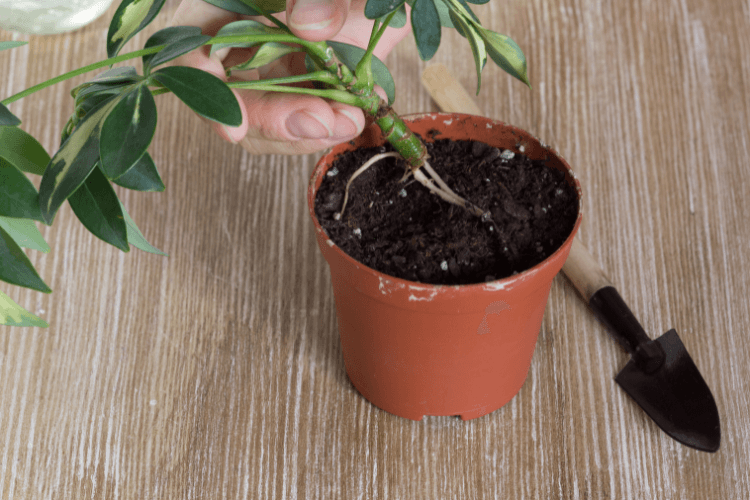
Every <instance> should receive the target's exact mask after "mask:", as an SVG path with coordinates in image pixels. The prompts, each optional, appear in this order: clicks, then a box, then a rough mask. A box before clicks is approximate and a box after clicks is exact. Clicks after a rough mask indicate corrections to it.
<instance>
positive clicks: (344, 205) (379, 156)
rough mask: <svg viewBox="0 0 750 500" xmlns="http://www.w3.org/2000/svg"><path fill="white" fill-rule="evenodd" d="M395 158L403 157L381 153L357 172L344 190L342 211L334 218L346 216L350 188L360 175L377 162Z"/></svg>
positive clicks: (338, 218)
mask: <svg viewBox="0 0 750 500" xmlns="http://www.w3.org/2000/svg"><path fill="white" fill-rule="evenodd" d="M394 156H401V155H400V154H399V153H396V152H391V153H381V154H377V155H375V156H373V157H372V158H370V159H369V160H367V162H366V163H365V164H364V165H362V166H361V167H359V168H358V169H357V171H356V172H354V173H353V174H352V176H351V177H350V178H349V181H348V182H347V183H346V188H345V189H344V203H343V204H342V205H341V211H340V212H339V213H337V214H336V215H335V216H334V218H335V219H336V220H340V219H341V217H343V216H344V209H345V208H346V202H347V201H348V200H349V186H351V185H352V181H353V180H354V179H356V178H357V177H359V174H361V173H362V172H364V171H365V170H367V169H368V168H370V167H371V166H373V165H374V164H375V163H376V162H378V161H380V160H382V159H383V158H391V157H394Z"/></svg>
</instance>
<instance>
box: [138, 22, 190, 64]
mask: <svg viewBox="0 0 750 500" xmlns="http://www.w3.org/2000/svg"><path fill="white" fill-rule="evenodd" d="M200 35H201V29H200V28H199V27H197V26H171V27H169V28H164V29H161V30H159V31H157V32H156V33H154V34H153V35H151V36H150V37H149V38H148V40H146V45H144V46H143V48H144V49H148V48H151V47H158V46H159V45H169V44H172V43H175V42H177V41H179V40H184V39H185V38H190V37H194V36H200ZM165 48H166V47H165ZM155 55H156V54H148V55H145V56H143V58H142V59H143V68H144V72H145V73H148V68H149V67H150V66H149V64H150V61H151V60H152V59H153V58H154V56H155Z"/></svg>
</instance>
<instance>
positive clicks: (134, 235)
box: [120, 202, 169, 257]
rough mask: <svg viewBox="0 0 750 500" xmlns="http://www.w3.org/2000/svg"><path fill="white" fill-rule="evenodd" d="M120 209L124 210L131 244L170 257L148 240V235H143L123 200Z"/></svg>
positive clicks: (123, 213) (145, 250)
mask: <svg viewBox="0 0 750 500" xmlns="http://www.w3.org/2000/svg"><path fill="white" fill-rule="evenodd" d="M120 210H122V215H123V216H124V217H125V224H127V229H128V242H129V243H130V244H131V245H133V246H134V247H136V248H138V249H140V250H143V251H144V252H148V253H155V254H157V255H163V256H165V257H169V255H167V254H166V253H164V252H162V251H161V250H159V249H158V248H156V247H155V246H153V245H152V244H151V243H149V242H148V240H146V237H145V236H143V233H141V230H140V229H138V226H136V225H135V221H133V219H132V218H131V217H130V215H129V214H128V212H127V210H125V205H123V204H122V202H120Z"/></svg>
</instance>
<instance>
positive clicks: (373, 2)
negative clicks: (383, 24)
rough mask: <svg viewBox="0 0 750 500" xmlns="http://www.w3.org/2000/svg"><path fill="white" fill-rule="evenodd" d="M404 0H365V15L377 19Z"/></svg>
mask: <svg viewBox="0 0 750 500" xmlns="http://www.w3.org/2000/svg"><path fill="white" fill-rule="evenodd" d="M405 1H406V0H367V3H366V4H365V17H366V18H367V19H379V18H381V17H383V16H385V15H387V14H390V13H391V12H393V11H394V10H396V9H398V8H399V7H401V6H402V5H404V2H405Z"/></svg>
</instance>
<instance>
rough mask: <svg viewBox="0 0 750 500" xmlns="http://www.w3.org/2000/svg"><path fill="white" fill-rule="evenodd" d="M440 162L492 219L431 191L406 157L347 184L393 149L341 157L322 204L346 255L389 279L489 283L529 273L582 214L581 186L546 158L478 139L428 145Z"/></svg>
mask: <svg viewBox="0 0 750 500" xmlns="http://www.w3.org/2000/svg"><path fill="white" fill-rule="evenodd" d="M427 149H428V152H429V154H430V160H429V162H430V165H431V166H432V167H433V169H434V170H435V171H437V172H438V174H440V176H441V177H442V178H443V180H444V181H445V182H446V183H447V184H448V186H450V187H451V189H453V190H454V191H455V192H456V193H457V194H459V195H460V196H462V197H463V198H465V199H467V200H469V201H471V202H473V203H474V204H475V205H478V206H479V207H481V208H482V209H483V210H489V212H490V213H491V215H492V217H491V220H489V221H486V220H482V218H481V217H479V216H476V215H473V214H471V213H470V212H469V211H468V210H466V209H463V208H461V207H458V206H455V205H452V204H450V203H448V202H445V201H443V200H441V199H440V198H438V197H437V196H436V195H434V194H431V193H430V192H429V191H428V190H427V188H425V187H424V186H422V185H421V184H420V183H419V182H417V181H415V180H414V179H413V177H409V179H407V180H406V181H405V182H399V181H400V180H401V178H402V177H403V175H404V172H405V162H404V161H403V160H402V159H401V158H386V159H383V160H380V161H379V162H377V163H375V164H374V165H373V166H371V167H370V168H369V169H368V170H366V171H365V172H364V173H362V174H361V175H359V176H358V177H357V178H356V179H355V180H354V181H353V182H352V185H351V188H350V190H349V199H348V201H347V205H346V209H345V211H344V215H343V217H341V218H340V220H336V217H335V215H336V214H337V213H338V212H339V211H340V210H341V205H342V202H343V198H344V188H345V186H346V183H347V181H348V180H349V178H350V177H351V175H352V174H353V173H354V171H355V170H357V168H359V167H360V166H361V165H363V164H364V163H365V162H366V161H367V160H368V159H370V158H371V157H372V156H373V155H375V154H377V153H382V152H386V151H392V150H393V148H392V147H391V146H390V144H388V145H386V146H382V147H377V148H368V149H360V150H357V151H353V152H351V153H346V154H342V155H339V156H338V157H337V158H336V160H335V162H334V164H333V166H332V167H331V169H330V170H329V171H328V173H327V175H326V176H325V178H324V180H323V183H322V184H321V186H320V189H319V190H318V192H317V195H316V199H315V213H316V215H317V217H318V220H319V221H320V224H321V225H322V226H323V228H324V229H325V231H326V232H327V234H328V236H329V237H330V238H331V239H332V240H333V241H334V242H335V243H336V245H338V246H339V247H340V248H341V249H342V250H343V251H344V252H346V253H347V254H348V255H350V256H351V257H353V258H354V259H355V260H357V261H359V262H362V263H363V264H365V265H367V266H369V267H371V268H373V269H376V270H378V271H381V272H383V273H385V274H388V275H391V276H396V277H399V278H403V279H407V280H411V281H419V282H422V283H431V284H467V283H482V282H486V281H492V280H495V279H500V278H504V277H507V276H510V275H513V274H516V273H519V272H521V271H524V270H526V269H528V268H530V267H532V266H534V265H535V264H538V263H539V262H541V261H543V260H544V259H545V258H547V257H548V256H549V255H551V254H552V253H554V251H555V250H557V248H559V247H560V245H561V244H562V243H563V242H564V241H565V239H566V238H567V237H568V235H569V234H570V232H571V231H572V230H573V226H574V224H575V221H576V217H577V214H578V201H577V196H576V191H575V188H574V187H573V186H572V185H570V184H569V183H568V182H567V181H566V179H565V174H564V173H563V172H561V171H559V170H557V169H554V168H551V167H547V166H545V165H544V162H542V161H534V160H531V159H529V158H528V157H526V156H524V155H522V154H518V153H515V154H514V153H513V152H512V151H510V150H500V149H498V148H494V147H490V146H488V145H487V144H484V143H479V142H473V141H451V140H447V139H442V140H437V141H436V142H434V143H427Z"/></svg>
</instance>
